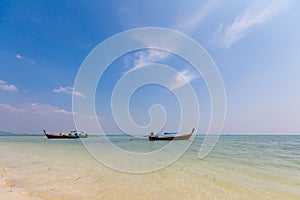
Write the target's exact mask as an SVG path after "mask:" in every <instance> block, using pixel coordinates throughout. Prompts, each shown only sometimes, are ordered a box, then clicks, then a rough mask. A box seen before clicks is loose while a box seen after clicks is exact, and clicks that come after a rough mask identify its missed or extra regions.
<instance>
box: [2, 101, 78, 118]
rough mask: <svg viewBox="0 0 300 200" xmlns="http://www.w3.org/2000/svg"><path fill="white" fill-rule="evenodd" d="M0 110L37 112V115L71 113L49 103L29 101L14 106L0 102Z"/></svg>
mask: <svg viewBox="0 0 300 200" xmlns="http://www.w3.org/2000/svg"><path fill="white" fill-rule="evenodd" d="M0 110H3V111H8V112H11V113H27V114H39V115H46V114H57V113H58V114H64V115H72V114H73V113H72V112H69V111H66V110H64V109H60V108H58V107H55V106H52V105H49V104H38V103H31V104H22V105H20V106H18V107H15V106H13V105H10V104H3V103H1V104H0Z"/></svg>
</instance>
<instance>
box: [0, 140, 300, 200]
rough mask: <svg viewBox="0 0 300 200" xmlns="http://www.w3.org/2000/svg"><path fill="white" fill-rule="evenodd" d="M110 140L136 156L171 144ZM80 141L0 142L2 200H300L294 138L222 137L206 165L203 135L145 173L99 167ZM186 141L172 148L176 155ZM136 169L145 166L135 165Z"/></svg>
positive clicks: (299, 159)
mask: <svg viewBox="0 0 300 200" xmlns="http://www.w3.org/2000/svg"><path fill="white" fill-rule="evenodd" d="M108 138H109V140H110V141H111V142H112V143H113V144H115V145H116V146H118V147H119V148H121V149H125V150H126V151H127V152H138V153H143V152H152V151H156V150H157V149H161V148H162V147H164V146H166V145H168V143H169V142H168V141H151V142H150V141H148V140H147V138H146V137H134V136H127V135H113V136H108ZM82 140H84V139H82ZM82 140H80V139H73V140H71V139H70V140H68V139H67V140H48V139H47V138H46V137H44V136H1V137H0V199H1V200H6V199H11V197H14V198H15V199H25V200H27V199H35V200H36V199H47V200H74V199H109V200H114V199H118V200H120V199H121V200H122V199H128V200H129V199H130V200H138V199H145V200H148V199H149V200H150V199H163V200H165V199H166V200H169V199H170V200H171V199H172V200H176V199H178V200H179V199H180V200H181V199H191V200H197V199H199V200H202V199H203V200H227V199H230V200H235V199H236V200H241V199H245V200H248V199H249V200H252V199H253V200H257V199H259V200H276V199H278V200H299V199H300V136H299V135H222V136H221V137H220V138H219V140H218V142H217V144H216V145H215V147H214V148H213V149H212V151H211V152H210V153H209V154H208V155H207V156H206V157H205V158H203V159H200V158H199V149H200V148H201V145H202V143H203V141H204V136H201V135H197V136H196V137H195V138H194V139H193V141H192V143H191V145H190V146H189V148H188V149H187V150H186V151H185V152H184V153H183V155H182V156H180V157H179V158H178V159H176V160H174V162H172V163H170V164H168V165H166V166H164V167H161V168H159V169H157V170H152V171H149V172H145V173H130V172H126V171H122V170H118V169H116V168H114V167H110V166H109V165H106V164H105V163H102V162H101V161H99V159H97V158H95V156H94V155H92V154H91V153H90V151H88V149H87V148H86V145H85V144H84V143H83V141H82ZM86 140H90V141H93V140H95V141H97V139H96V138H95V137H90V138H87V139H86ZM185 142H187V141H174V142H173V145H175V148H173V151H176V147H178V149H180V147H181V146H183V145H184V144H185ZM99 145H101V144H99ZM176 145H177V146H176ZM174 149H175V150H174ZM105 152H106V154H108V155H109V151H105ZM163 155H167V154H163ZM119 159H122V157H120V158H119ZM159 159H160V161H164V159H167V158H164V156H161V157H159ZM139 164H140V165H143V163H142V162H141V163H138V162H137V163H135V165H139Z"/></svg>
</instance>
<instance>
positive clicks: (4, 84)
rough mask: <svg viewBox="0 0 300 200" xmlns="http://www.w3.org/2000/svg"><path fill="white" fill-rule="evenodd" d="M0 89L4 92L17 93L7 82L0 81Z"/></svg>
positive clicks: (14, 87) (15, 88)
mask: <svg viewBox="0 0 300 200" xmlns="http://www.w3.org/2000/svg"><path fill="white" fill-rule="evenodd" d="M0 88H1V89H2V90H6V91H17V90H18V88H17V87H16V86H14V85H12V84H8V83H7V82H5V81H3V80H0Z"/></svg>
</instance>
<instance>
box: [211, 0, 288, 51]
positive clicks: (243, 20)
mask: <svg viewBox="0 0 300 200" xmlns="http://www.w3.org/2000/svg"><path fill="white" fill-rule="evenodd" d="M287 5H288V1H267V4H262V3H258V4H255V5H253V6H251V7H249V8H248V9H246V10H245V11H244V12H243V13H242V14H241V15H239V16H237V17H236V18H235V19H234V21H233V22H232V23H231V24H230V25H225V24H224V23H221V24H220V25H219V28H218V29H217V31H216V34H215V36H216V39H217V41H219V43H220V45H221V46H223V47H225V48H229V47H231V45H232V44H233V43H235V42H236V41H238V40H239V39H241V38H242V37H244V36H245V35H246V34H247V33H249V31H250V30H251V28H252V27H254V26H256V25H259V24H264V23H266V22H268V21H270V20H271V19H273V18H274V17H276V16H278V15H279V14H280V13H281V12H282V11H283V10H284V9H285V8H286V6H287Z"/></svg>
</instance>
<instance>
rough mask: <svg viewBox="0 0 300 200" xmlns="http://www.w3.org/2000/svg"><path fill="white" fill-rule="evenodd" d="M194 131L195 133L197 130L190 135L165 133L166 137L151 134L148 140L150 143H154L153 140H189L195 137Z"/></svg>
mask: <svg viewBox="0 0 300 200" xmlns="http://www.w3.org/2000/svg"><path fill="white" fill-rule="evenodd" d="M194 131H195V128H193V130H192V131H191V132H190V133H186V134H168V133H165V134H164V135H154V134H153V133H151V134H150V135H149V137H148V138H149V141H153V140H187V139H189V138H190V137H191V136H192V135H193V133H194Z"/></svg>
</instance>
